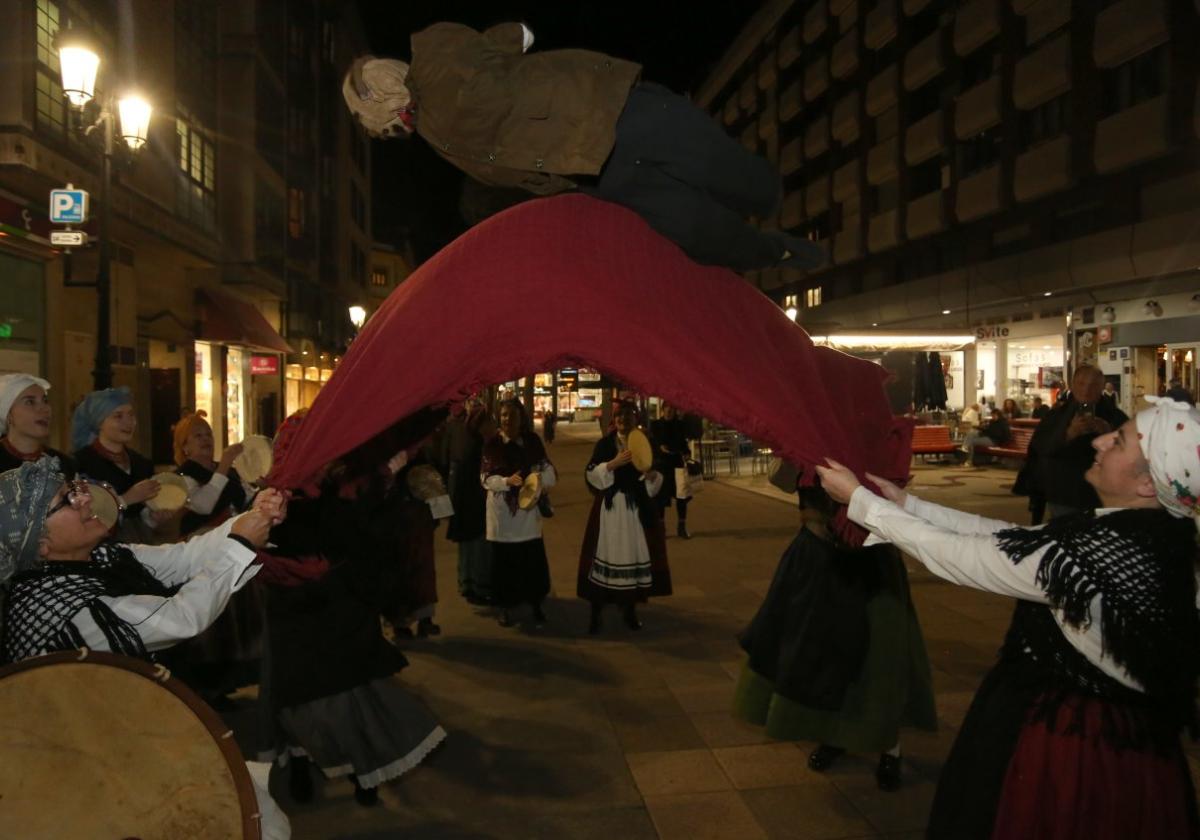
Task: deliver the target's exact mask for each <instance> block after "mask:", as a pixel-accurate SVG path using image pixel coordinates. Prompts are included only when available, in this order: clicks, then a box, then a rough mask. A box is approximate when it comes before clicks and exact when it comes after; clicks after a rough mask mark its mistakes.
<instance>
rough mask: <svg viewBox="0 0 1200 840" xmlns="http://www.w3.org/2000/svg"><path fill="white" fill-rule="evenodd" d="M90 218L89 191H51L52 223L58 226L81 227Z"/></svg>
mask: <svg viewBox="0 0 1200 840" xmlns="http://www.w3.org/2000/svg"><path fill="white" fill-rule="evenodd" d="M87 217H88V194H87V190H75V189H66V190H50V221H51V222H53V223H54V224H56V225H81V224H83V223H84V222H86V221H87Z"/></svg>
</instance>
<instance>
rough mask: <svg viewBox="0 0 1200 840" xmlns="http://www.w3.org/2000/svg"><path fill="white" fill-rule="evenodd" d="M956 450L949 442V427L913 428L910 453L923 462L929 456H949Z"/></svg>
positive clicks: (952, 442) (956, 447)
mask: <svg viewBox="0 0 1200 840" xmlns="http://www.w3.org/2000/svg"><path fill="white" fill-rule="evenodd" d="M957 450H958V446H957V445H956V444H955V443H954V441H952V440H950V427H949V426H913V435H912V453H913V455H919V456H921V460H922V461H923V460H925V459H926V458H928V457H929V456H930V455H949V454H951V453H953V452H955V451H957Z"/></svg>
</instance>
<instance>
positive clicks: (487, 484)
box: [479, 473, 508, 493]
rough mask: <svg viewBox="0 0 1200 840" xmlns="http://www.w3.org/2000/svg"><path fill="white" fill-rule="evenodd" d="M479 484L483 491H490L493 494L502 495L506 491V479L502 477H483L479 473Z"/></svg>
mask: <svg viewBox="0 0 1200 840" xmlns="http://www.w3.org/2000/svg"><path fill="white" fill-rule="evenodd" d="M479 483H480V484H482V485H483V489H484V490H490V491H492V492H493V493H503V492H504V491H505V490H507V489H508V479H507V478H506V477H505V476H502V475H483V474H482V473H481V474H480V476H479Z"/></svg>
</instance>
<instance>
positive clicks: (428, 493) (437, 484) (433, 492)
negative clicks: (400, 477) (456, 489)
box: [404, 464, 446, 502]
mask: <svg viewBox="0 0 1200 840" xmlns="http://www.w3.org/2000/svg"><path fill="white" fill-rule="evenodd" d="M404 478H405V483H406V484H407V485H408V491H409V492H410V493H412V494H413V498H415V499H419V500H420V501H422V502H428V501H429V500H430V499H434V498H437V497H438V496H445V495H446V482H444V481H442V475H441V473H439V472H438V471H437V469H436V468H434V467H432V466H430V465H429V464H418V465H417V466H415V467H413V468H412V469H411V470H409V471H408V475H406V476H405V477H404Z"/></svg>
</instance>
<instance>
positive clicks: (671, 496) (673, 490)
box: [650, 403, 692, 540]
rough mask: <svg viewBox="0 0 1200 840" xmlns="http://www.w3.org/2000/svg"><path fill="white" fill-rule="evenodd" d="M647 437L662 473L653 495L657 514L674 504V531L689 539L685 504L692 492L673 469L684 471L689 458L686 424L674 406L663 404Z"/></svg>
mask: <svg viewBox="0 0 1200 840" xmlns="http://www.w3.org/2000/svg"><path fill="white" fill-rule="evenodd" d="M650 440H651V442H652V443H653V444H654V469H655V471H656V472H657V473H658V474H659V475H661V476H662V481H663V483H662V489H661V490H659V492H658V495H657V496H656V497H655V498H656V499H657V500H658V511H659V516H660V517H665V516H666V514H667V508H669V507H671V505H672V503H674V505H675V515H676V524H675V533H676V534H678V535H679V536H680V537H682V538H683V539H685V540H690V539H691V538H692V535H691V532H689V531H688V527H687V516H688V504H689V503H690V502H691V500H692V497H691V494H690V493H688V490H687V487H686V486H680V484H679V483H678V481H677V480H676V472H675V471H676V470H686V469H687V462H688V460H689V459H690V458H691V457H692V448H691V446H690V445H688V438H687V424H686V423H684V421H683V418H682V417H680V416H679V412H677V411H676V410H675V406H673V405H668V404H665V403H664V404H663V407H662V417H660V418H659V419H658V420H655V421H654V422H653V423H651V424H650Z"/></svg>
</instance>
